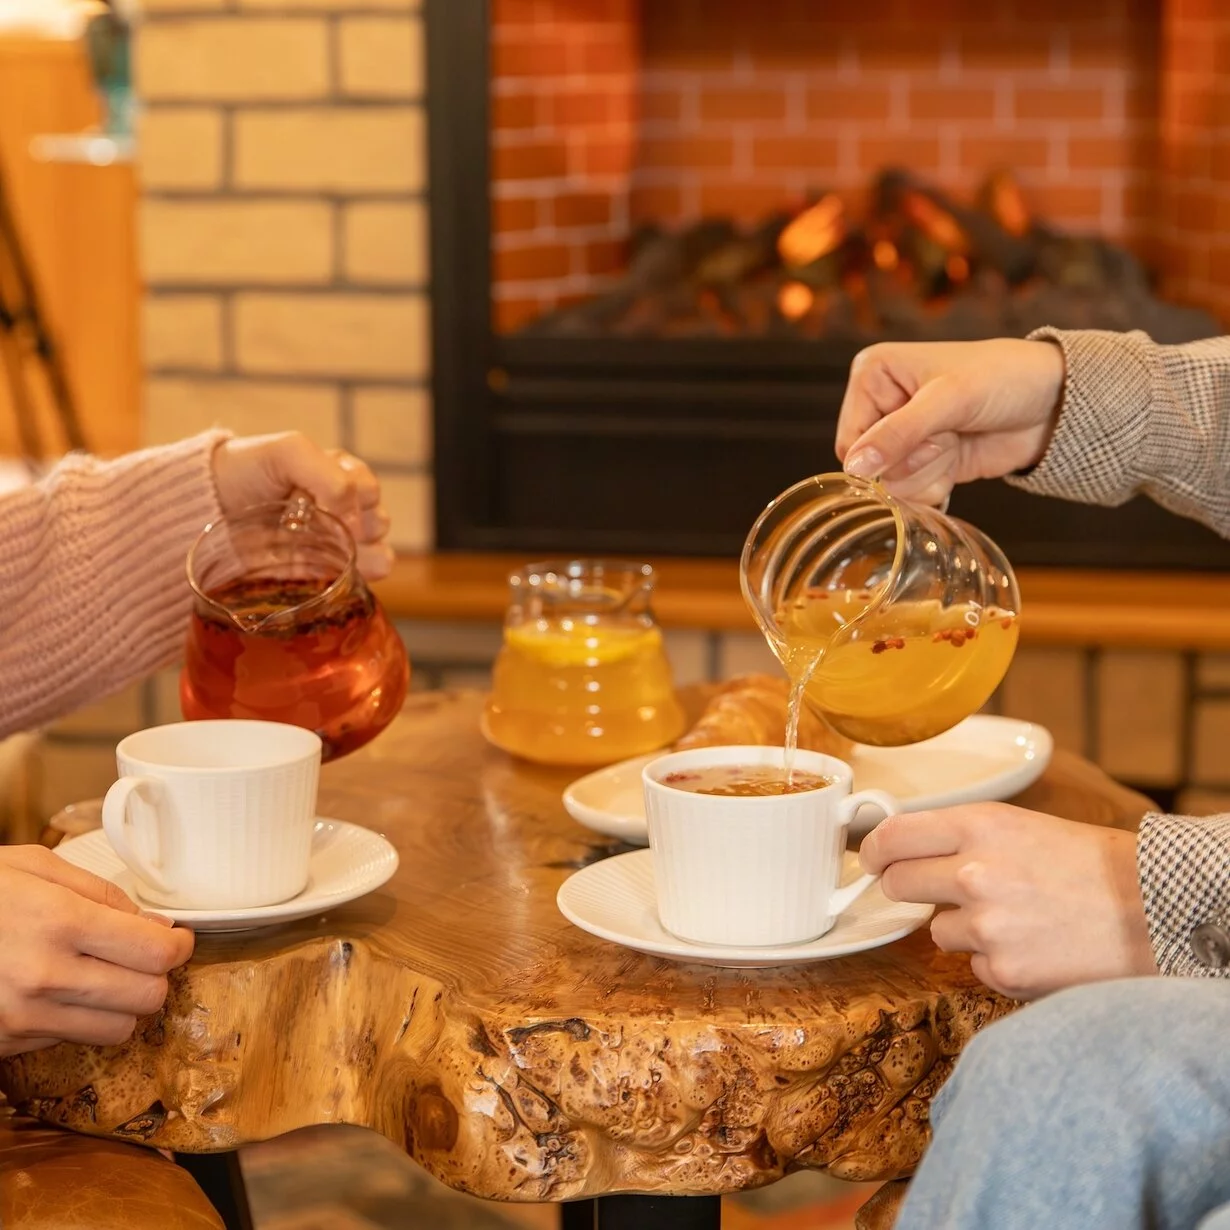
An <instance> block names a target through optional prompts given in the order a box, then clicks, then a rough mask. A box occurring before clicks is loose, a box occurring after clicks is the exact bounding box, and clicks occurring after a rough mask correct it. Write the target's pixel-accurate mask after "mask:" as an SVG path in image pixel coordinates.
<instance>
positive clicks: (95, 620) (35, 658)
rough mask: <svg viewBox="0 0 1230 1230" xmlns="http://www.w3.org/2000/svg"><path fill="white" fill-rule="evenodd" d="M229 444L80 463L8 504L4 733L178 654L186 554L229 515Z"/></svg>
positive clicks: (1, 653) (2, 564) (0, 718)
mask: <svg viewBox="0 0 1230 1230" xmlns="http://www.w3.org/2000/svg"><path fill="white" fill-rule="evenodd" d="M225 438H226V437H225V434H224V433H220V432H216V433H207V434H206V435H203V436H198V437H196V438H194V439H192V440H186V441H183V442H181V443H178V444H173V445H168V446H167V447H165V448H158V449H150V450H147V451H145V452H141V453H133V454H130V455H129V456H126V457H121V458H120V459H118V460H117V461H111V462H102V461H98V460H96V459H94V458H91V457H83V456H71V457H69V458H66V459H65V461H64V462H62V463H61V464H60V465H59V466H58V467H57V468H56V469H55V470H54V471H53V472H52V473H51V474H50V475H48V476H47V477H46V478H45V479H43V480H42V481H41V482H39V483H37V484H35V485H34V486H31V487H28V488H24V489H22V490H19V491H14V492H11V493H10V494H8V495H6V496H4V497H2V498H0V736H3V735H5V734H9V733H11V732H13V731H15V730H21V729H26V728H29V727H32V726H37V725H40V724H42V723H44V722H47V721H49V720H51V719H53V718H55V717H58V716H60V715H62V714H64V713H67V712H70V711H71V710H73V709H75V708H78V707H79V706H81V705H83V704H86V703H89V702H90V701H93V700H96V699H99V698H100V697H102V696H105V695H107V694H109V693H111V692H114V691H116V690H118V689H119V688H121V687H123V686H124V685H125V684H127V683H129V682H131V681H132V680H134V679H137V678H140V677H141V676H143V675H146V674H148V673H150V672H151V671H154V670H156V669H158V668H159V667H161V666H164V665H166V664H167V663H169V662H171V661H173V660H174V659H175V657H176V655H177V654H178V652H179V650H180V647H181V644H182V641H183V636H184V628H185V624H186V621H187V618H188V613H189V609H190V602H191V591H190V589H189V587H188V583H187V578H186V573H185V557H186V555H187V552H188V548H189V547H190V546H191V545H192V542H193V541H194V539H195V538H196V536H197V534H199V533H200V531H201V529H202V528H203V527H204V526H205V524H206V523H207V522H209V521H210V520H213V519H214V518H216V517H217V516H218V515H219V508H218V501H217V495H216V493H215V490H214V483H213V477H212V470H211V462H212V455H213V450H214V448H215V447H216V446H217V445H218V443H220V442H221V441H222V440H223V439H225Z"/></svg>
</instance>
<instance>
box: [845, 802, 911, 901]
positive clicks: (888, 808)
mask: <svg viewBox="0 0 1230 1230" xmlns="http://www.w3.org/2000/svg"><path fill="white" fill-rule="evenodd" d="M860 807H875V808H878V809H879V810H880V811H882V812H883V813H884V815H885V816H895V815H896V814H897V813H898V812H899V811H900V810H901V804H900V803H898V802H897V800H896V799H894V798H893V796H892V795H891V794H886V793H885V792H884V791H883V790H859V791H856V792H855V793H854V794H851V795H847V796H846V798H844V799H842V801H841V803H840V805H839V809H838V815H839V816H840V819H841V831H842V832H843V833H845V832H846V831H847V830H848V829H849V827H850V822H851V821H852V820H853V819H854V817H855V816H857V815H858V812H859V808H860ZM879 878H880V877H879V876H873V875H865V876H859V878H858V879H857V880H855V881H854V883H853V884H847V885H846V886H845V888H839V889H836V890H834V892H833V895H832V897H830V898H829V912H830V913H831V914H832V915H833V917H834V918H835V917H836V916H837V915H838V914H841V913H844V912H845V911H846V910H848V909H849V908H850V906H852V905H853V904H854V902H855V901H857V900H858V898H859V897H861V896H862V895H863V894H864V893H865V892H866V891H867V890H868V889H869V888H870V887H871V886H872V885H873V884H874V883H875V882H876V881H877V880H878V879H879Z"/></svg>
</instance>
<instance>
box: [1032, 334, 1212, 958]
mask: <svg viewBox="0 0 1230 1230" xmlns="http://www.w3.org/2000/svg"><path fill="white" fill-rule="evenodd" d="M1033 336H1034V337H1035V338H1046V339H1050V340H1052V341H1054V342H1056V343H1058V345H1059V346H1060V347H1062V349H1063V352H1064V359H1065V362H1066V365H1067V376H1066V379H1065V386H1064V400H1063V407H1062V411H1061V413H1060V418H1059V424H1058V426H1057V427H1056V430H1055V435H1054V437H1053V439H1052V440H1051V444H1050V447H1049V449H1048V450H1047V453H1046V455H1045V456H1044V457H1043V458H1042V460H1041V461H1040V462H1039V463H1038V465H1037V466H1036V467H1035V468H1034V469H1033V470H1031V471H1029V472H1028V473H1027V474H1024V475H1019V476H1015V477H1013V478H1012V479H1010V480H1009V481H1010V482H1012V483H1013V484H1014V485H1015V486H1018V487H1022V488H1024V489H1025V490H1026V491H1032V492H1035V493H1037V494H1039V495H1052V496H1059V497H1061V498H1064V499H1069V500H1079V501H1082V502H1084V503H1088V504H1109V505H1115V504H1123V503H1125V502H1126V501H1127V500H1129V499H1131V498H1132V497H1133V496H1135V495H1139V494H1141V493H1144V494H1146V495H1149V496H1151V497H1152V498H1153V499H1155V500H1156V501H1157V502H1158V503H1159V504H1161V505H1163V506H1164V507H1166V508H1169V509H1170V510H1171V511H1172V512H1176V513H1180V514H1182V515H1183V516H1187V517H1192V518H1194V519H1195V520H1197V521H1202V522H1204V524H1206V525H1208V526H1210V527H1211V528H1212V529H1214V530H1216V531H1217V532H1218V533H1219V534H1221V535H1222V536H1223V537H1230V338H1228V337H1222V338H1211V339H1209V340H1207V341H1203V342H1194V343H1191V344H1190V345H1186V346H1159V345H1157V344H1156V343H1155V342H1153V341H1151V340H1150V339H1149V338H1148V337H1146V336H1145V335H1144V334H1143V333H1127V334H1120V333H1099V332H1093V331H1090V332H1078V333H1067V332H1061V331H1059V330H1057V329H1040V330H1039V331H1038V332H1037V333H1035V334H1033ZM1137 865H1138V869H1139V875H1140V887H1141V895H1142V897H1143V898H1144V905H1145V914H1146V915H1147V917H1148V920H1149V936H1150V939H1151V940H1152V943H1153V951H1154V955H1155V956H1156V957H1157V963H1158V968H1159V969H1160V970H1161V972H1162V973H1163V974H1169V975H1172V976H1205V977H1227V976H1230V966H1228V965H1224V966H1222V967H1221V968H1213V967H1212V966H1210V965H1209V964H1206V963H1205V962H1204V961H1202V960H1200V959H1199V958H1198V957H1197V955H1196V952H1195V951H1194V950H1193V947H1192V934H1193V932H1194V931H1195V930H1196V928H1197V927H1200V926H1201V925H1202V924H1208V923H1209V922H1210V920H1217V919H1219V918H1224V917H1225V913H1224V912H1225V911H1226V908H1227V907H1228V906H1230V816H1211V817H1207V818H1196V817H1192V816H1160V815H1154V816H1148V817H1146V819H1145V821H1144V823H1143V824H1142V825H1141V828H1140V837H1139V840H1138V843H1137ZM1227 942H1230V937H1228V940H1227Z"/></svg>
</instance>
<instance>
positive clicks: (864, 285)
mask: <svg viewBox="0 0 1230 1230" xmlns="http://www.w3.org/2000/svg"><path fill="white" fill-rule="evenodd" d="M629 252H630V256H629V263H628V268H627V271H626V273H625V274H624V276H623V277H622V278H621V279H620V280H619V281H618V283H617V284H616V285H615V286H613V287H611V288H610V289H609V290H607V291H606V292H605V293H603V294H600V295H597V296H595V297H594V298H593V299H592V300H589V301H587V302H585V303H581V304H577V305H575V306H571V307H568V308H565V309H561V310H559V311H557V312H554V313H552V314H551V315H549V316H546V317H543V318H541V319H540V320H539V321H538V322H536V323H534V324H532V325H531V326H529V331H532V332H536V333H553V334H558V335H571V336H577V335H590V336H592V335H595V334H598V335H601V334H609V335H614V336H624V337H652V336H657V337H713V338H720V337H731V336H736V335H745V336H773V337H796V338H807V339H810V338H815V339H821V338H840V339H842V340H843V341H852V342H856V343H866V342H871V341H875V340H878V339H881V338H886V337H895V338H910V339H919V340H921V339H932V338H954V339H956V338H970V339H972V338H979V337H996V336H1003V335H1009V336H1012V335H1015V336H1021V335H1023V334H1025V333H1027V332H1028V331H1029V330H1031V329H1034V328H1037V327H1038V326H1040V325H1044V324H1052V325H1057V326H1059V327H1061V328H1108V329H1128V328H1144V329H1146V330H1147V331H1149V332H1150V334H1151V335H1152V336H1154V337H1156V338H1157V339H1158V340H1159V341H1167V342H1178V341H1186V340H1191V339H1193V338H1198V337H1207V336H1213V335H1214V334H1216V333H1217V332H1218V331H1219V330H1218V327H1217V324H1216V322H1215V321H1213V320H1212V318H1211V317H1209V316H1207V315H1205V314H1204V313H1201V312H1196V311H1193V310H1190V309H1186V308H1180V307H1176V306H1174V305H1171V304H1167V303H1165V302H1163V301H1161V300H1159V299H1157V298H1156V297H1155V296H1154V294H1153V291H1152V289H1151V287H1150V285H1149V279H1148V277H1147V275H1146V273H1145V270H1144V269H1143V268H1142V266H1141V265H1140V263H1139V262H1138V261H1137V260H1136V259H1135V257H1133V256H1132V254H1131V253H1130V252H1128V251H1127V250H1126V249H1124V248H1122V247H1121V246H1119V245H1117V244H1113V243H1110V242H1108V241H1107V240H1104V239H1101V238H1097V237H1089V236H1071V235H1064V234H1061V233H1059V232H1057V231H1054V230H1052V229H1050V228H1048V227H1046V226H1045V225H1043V224H1041V223H1039V222H1038V221H1037V220H1036V219H1034V217H1033V216H1032V215H1031V214H1030V212H1029V210H1028V208H1027V205H1026V202H1025V198H1024V194H1023V193H1022V191H1021V189H1020V186H1019V184H1018V183H1017V181H1016V180H1015V179H1014V178H1013V177H1012V176H1011V175H1009V174H1008V173H1006V172H996V173H995V174H993V175H991V176H989V177H988V179H987V180H986V182H985V183H984V184H983V185H982V187H981V189H980V190H979V193H978V195H977V201H976V203H975V204H973V205H967V204H963V203H961V202H959V201H956V200H954V199H952V198H951V197H949V196H947V195H945V194H944V193H941V192H939V191H938V190H937V189H935V188H934V187H932V186H930V185H927V184H924V183H921V182H919V181H917V180H915V179H914V178H913V177H912V176H910V175H909V174H908V173H906V172H904V171H901V170H889V171H886V172H884V173H883V174H882V175H880V176H879V177H878V179H877V181H876V183H875V185H874V190H873V193H872V203H871V206H870V208H869V210H868V211H867V213H866V215H865V216H864V217H863V218H860V219H857V220H856V219H854V218H852V217H851V214H850V211H849V209H848V207H847V205H846V203H845V202H844V201H843V200H842V199H841V198H840V197H839V196H837V195H836V194H835V193H824V194H820V195H818V196H813V197H812V198H811V199H809V200H808V202H807V203H806V204H805V205H804V206H803V207H802V208H801V209H800V210H799V211H798V212H797V213H794V214H775V215H772V216H770V217H768V218H766V219H765V220H764V221H763V222H762V223H760V224H759V225H757V226H755V227H753V228H750V229H747V228H740V227H738V226H736V225H735V223H734V222H733V221H732V220H731V219H729V218H705V219H702V220H701V221H699V222H697V223H695V224H694V225H692V226H689V227H687V228H685V229H683V230H681V231H673V232H672V231H666V230H662V229H659V228H657V227H653V226H650V227H644V228H642V229H641V230H640V231H638V232H637V234H636V235H634V236H633V237H632V238H631V240H630V243H629Z"/></svg>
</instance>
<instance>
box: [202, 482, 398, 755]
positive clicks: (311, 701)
mask: <svg viewBox="0 0 1230 1230" xmlns="http://www.w3.org/2000/svg"><path fill="white" fill-rule="evenodd" d="M188 580H189V582H190V583H191V585H192V590H193V594H194V602H193V611H192V619H191V624H190V627H189V632H188V645H187V655H186V660H185V665H184V669H183V673H182V675H181V676H180V703H181V706H182V708H183V712H184V716H185V717H186V718H189V719H195V718H222V717H232V718H261V719H265V720H267V721H276V722H289V723H290V724H291V725H294V726H305V727H307V728H308V729H309V730H314V731H316V733H317V734H319V735H320V737H321V739H322V740H323V742H324V758H325V759H326V760H336V759H337V758H338V757H339V756H344V755H346V753H348V752H352V751H354V750H355V749H356V748H358V747H362V746H363V744H365V743H367V742H369V741H370V740H371V739H374V738H375V737H376V735H378V734H379V733H380V732H381V731H382V730H383V729H384V728H385V727H386V726H387V725H388V724H389V723H390V722H391V721H392V720H393V718H394V717H395V716H396V715H397V713H398V711H399V710H400V709H401V706H402V702H403V701H404V700H405V697H406V688H407V686H408V685H409V681H410V664H409V661H408V660H407V658H406V651H405V647H404V646H403V645H402V642H401V638H400V637H399V636H398V635H397V632H396V630H395V629H394V628H393V626H392V624H390V623H389V621H388V619H387V617H386V616H385V614H384V611H383V610H382V609H381V607H380V604H379V603H378V602H377V601H376V599H375V597H374V596H373V595H372V593H371V591H370V590H369V589H368V588H367V586H366V584H365V583H364V581H363V578H362V577H361V576H360V575H359V572H358V569H357V568H356V566H355V543H354V539H353V538H352V537H351V535H350V531H349V530H347V528H346V527H345V525H343V524H342V522H341V521H339V520H338V519H337V518H336V517H334V516H332V515H331V514H329V513H327V512H325V511H324V510H323V509H320V508H317V507H316V506H315V505H314V504H312V502H311V501H310V500H308V499H307V498H302V499H296V500H292V501H291V502H290V503H286V504H268V505H260V506H258V507H255V508H250V509H248V510H246V511H245V512H243V513H240V514H239V515H237V516H234V517H225V518H223V519H221V520H219V521H215V522H213V523H212V524H211V525H209V526H207V527H206V529H205V531H204V532H203V533H202V534H201V536H200V537H199V538H198V539H197V541H196V543H195V544H194V545H193V547H192V550H191V551H190V552H189V553H188Z"/></svg>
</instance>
